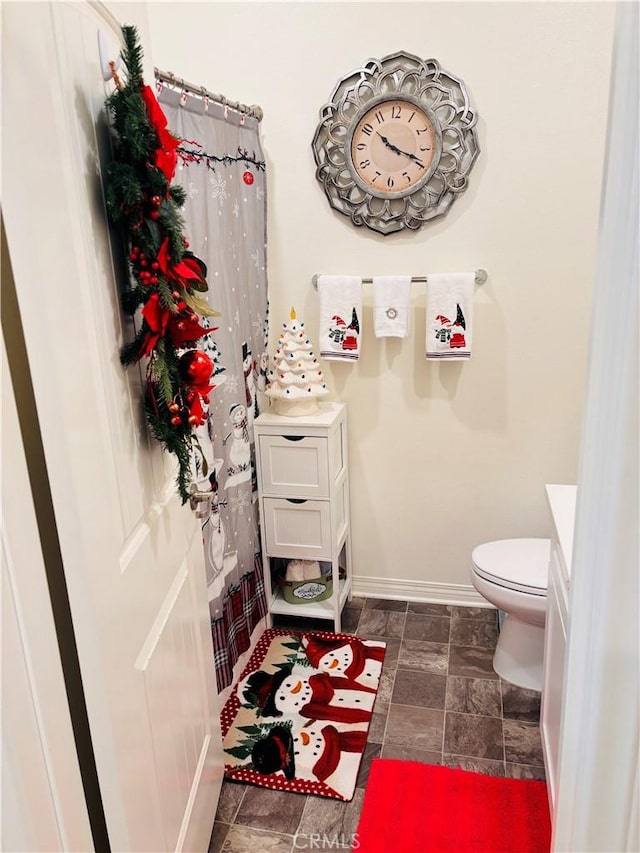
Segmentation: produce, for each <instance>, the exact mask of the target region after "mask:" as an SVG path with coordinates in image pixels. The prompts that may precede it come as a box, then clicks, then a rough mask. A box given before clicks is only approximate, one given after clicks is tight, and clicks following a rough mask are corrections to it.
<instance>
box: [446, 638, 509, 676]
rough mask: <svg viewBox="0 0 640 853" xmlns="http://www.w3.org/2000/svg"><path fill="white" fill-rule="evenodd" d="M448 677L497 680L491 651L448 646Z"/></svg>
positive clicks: (475, 647) (472, 647)
mask: <svg viewBox="0 0 640 853" xmlns="http://www.w3.org/2000/svg"><path fill="white" fill-rule="evenodd" d="M449 675H464V676H467V677H468V678H494V679H496V680H497V678H498V676H497V675H496V672H495V670H494V668H493V651H492V650H491V649H482V648H479V647H477V646H454V645H452V646H449Z"/></svg>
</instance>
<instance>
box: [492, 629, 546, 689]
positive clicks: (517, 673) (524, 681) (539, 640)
mask: <svg viewBox="0 0 640 853" xmlns="http://www.w3.org/2000/svg"><path fill="white" fill-rule="evenodd" d="M543 656H544V625H531V624H529V623H528V622H522V621H521V620H520V619H518V617H517V616H514V615H513V614H511V613H507V615H506V616H505V619H504V622H503V624H502V630H501V631H500V636H499V637H498V644H497V645H496V650H495V654H494V656H493V668H494V670H495V671H496V673H497V674H498V675H499V676H500V678H503V679H504V680H505V681H508V682H510V683H511V684H515V685H516V686H517V687H526V688H527V689H528V690H537V691H538V692H540V691H541V690H542V660H543Z"/></svg>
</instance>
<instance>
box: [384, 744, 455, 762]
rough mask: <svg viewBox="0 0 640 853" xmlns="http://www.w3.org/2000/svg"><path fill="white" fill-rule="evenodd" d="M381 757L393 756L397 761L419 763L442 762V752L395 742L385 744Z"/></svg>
mask: <svg viewBox="0 0 640 853" xmlns="http://www.w3.org/2000/svg"><path fill="white" fill-rule="evenodd" d="M381 758H391V759H395V760H396V761H417V762H418V763H419V764H442V753H441V752H435V751H434V752H427V751H426V750H424V749H412V748H411V747H410V746H398V745H397V744H395V743H385V744H384V745H383V747H382V755H381Z"/></svg>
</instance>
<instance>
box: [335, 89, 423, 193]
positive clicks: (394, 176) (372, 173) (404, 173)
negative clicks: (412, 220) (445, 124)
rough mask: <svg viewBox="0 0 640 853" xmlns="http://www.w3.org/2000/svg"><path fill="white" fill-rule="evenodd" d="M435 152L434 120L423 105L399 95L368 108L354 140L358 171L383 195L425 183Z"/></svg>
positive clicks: (373, 188) (354, 158) (355, 167)
mask: <svg viewBox="0 0 640 853" xmlns="http://www.w3.org/2000/svg"><path fill="white" fill-rule="evenodd" d="M436 152H437V136H436V132H435V129H434V125H433V121H432V120H430V119H429V117H428V116H427V114H426V112H425V111H424V110H423V109H421V108H420V107H418V106H416V105H415V104H413V103H411V102H410V101H406V100H402V99H399V98H395V99H389V100H385V101H383V102H382V103H377V104H376V105H375V106H373V107H371V109H369V110H367V112H365V114H364V115H363V116H362V118H361V119H360V120H359V121H358V123H357V124H356V126H355V128H354V131H353V137H352V140H351V163H352V165H353V170H354V172H355V174H356V175H357V176H358V178H359V179H360V180H361V181H362V182H363V183H364V184H365V185H366V186H367V187H368V188H370V189H371V190H373V191H374V192H375V193H376V194H377V195H379V196H380V197H385V196H395V195H396V193H401V194H404V193H406V190H407V189H409V188H411V189H413V188H415V187H416V185H417V184H419V183H424V182H425V180H426V179H427V177H428V176H429V175H430V174H431V165H432V163H433V160H434V157H435V156H436Z"/></svg>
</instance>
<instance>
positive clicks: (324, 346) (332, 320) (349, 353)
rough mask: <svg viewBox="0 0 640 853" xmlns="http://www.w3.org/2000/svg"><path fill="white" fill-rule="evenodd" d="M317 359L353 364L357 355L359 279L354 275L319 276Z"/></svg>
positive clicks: (358, 341)
mask: <svg viewBox="0 0 640 853" xmlns="http://www.w3.org/2000/svg"><path fill="white" fill-rule="evenodd" d="M318 300H319V302H320V358H325V359H328V360H329V361H343V360H346V361H356V360H357V358H358V356H359V355H360V324H361V319H360V318H361V316H362V279H361V278H360V277H359V276H355V275H321V276H318Z"/></svg>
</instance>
